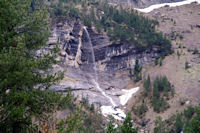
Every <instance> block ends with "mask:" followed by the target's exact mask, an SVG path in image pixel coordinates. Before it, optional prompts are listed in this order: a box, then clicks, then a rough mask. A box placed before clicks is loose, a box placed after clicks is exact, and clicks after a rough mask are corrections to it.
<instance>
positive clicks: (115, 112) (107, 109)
mask: <svg viewBox="0 0 200 133" xmlns="http://www.w3.org/2000/svg"><path fill="white" fill-rule="evenodd" d="M101 113H102V114H103V115H104V116H105V117H107V116H108V115H112V116H113V117H114V118H115V119H117V120H121V121H122V120H123V119H124V118H125V117H126V114H125V113H124V111H123V110H121V109H119V108H113V107H112V106H101Z"/></svg>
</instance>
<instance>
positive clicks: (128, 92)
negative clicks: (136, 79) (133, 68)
mask: <svg viewBox="0 0 200 133" xmlns="http://www.w3.org/2000/svg"><path fill="white" fill-rule="evenodd" d="M138 90H139V87H135V88H132V89H130V90H124V89H123V90H122V91H123V92H125V94H124V95H121V96H120V97H119V99H120V103H121V105H125V104H126V103H127V102H128V100H129V99H130V98H131V97H132V95H133V94H134V93H136V92H137V91H138Z"/></svg>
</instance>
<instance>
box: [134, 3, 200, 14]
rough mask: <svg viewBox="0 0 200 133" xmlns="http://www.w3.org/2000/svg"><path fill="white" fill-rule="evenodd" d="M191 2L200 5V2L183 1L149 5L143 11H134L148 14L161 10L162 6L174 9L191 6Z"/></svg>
mask: <svg viewBox="0 0 200 133" xmlns="http://www.w3.org/2000/svg"><path fill="white" fill-rule="evenodd" d="M192 2H197V3H198V4H200V0H185V1H181V2H174V3H162V4H155V5H151V6H149V7H147V8H144V9H139V8H135V10H137V11H140V12H143V13H149V12H151V11H153V10H154V9H158V8H161V7H164V6H169V7H176V6H182V5H186V4H191V3H192Z"/></svg>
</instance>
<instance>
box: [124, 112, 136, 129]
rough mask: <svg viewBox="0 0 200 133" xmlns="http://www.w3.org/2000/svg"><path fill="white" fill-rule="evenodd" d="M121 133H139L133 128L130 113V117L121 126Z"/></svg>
mask: <svg viewBox="0 0 200 133" xmlns="http://www.w3.org/2000/svg"><path fill="white" fill-rule="evenodd" d="M121 132H122V133H137V131H136V129H134V128H133V124H132V118H131V114H130V113H128V115H127V116H126V119H125V120H124V122H123V125H122V126H121Z"/></svg>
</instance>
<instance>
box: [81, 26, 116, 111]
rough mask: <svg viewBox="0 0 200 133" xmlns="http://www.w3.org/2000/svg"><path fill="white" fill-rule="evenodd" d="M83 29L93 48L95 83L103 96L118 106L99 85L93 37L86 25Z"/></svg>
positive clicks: (114, 105) (91, 48)
mask: <svg viewBox="0 0 200 133" xmlns="http://www.w3.org/2000/svg"><path fill="white" fill-rule="evenodd" d="M83 29H84V30H85V32H86V34H87V38H88V41H89V46H90V50H91V53H92V63H93V69H94V77H95V79H94V85H95V87H96V88H97V89H98V90H99V91H100V92H101V94H102V95H103V96H105V97H106V98H108V99H109V100H110V103H111V104H112V106H113V107H116V104H115V102H114V101H113V99H112V98H111V97H109V96H108V95H106V93H105V92H104V91H103V90H102V89H101V88H100V86H99V83H98V74H97V68H96V62H95V56H94V49H93V45H92V42H91V38H90V35H89V33H88V31H87V29H86V28H85V27H84V28H83Z"/></svg>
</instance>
